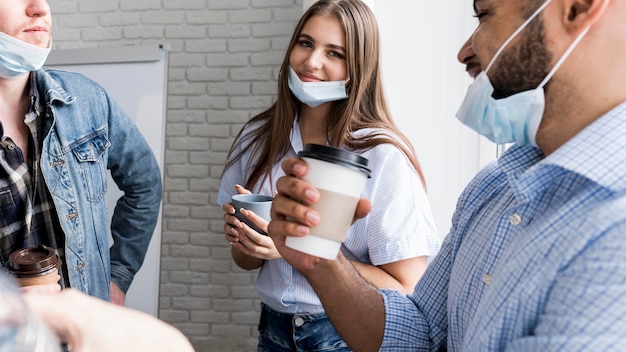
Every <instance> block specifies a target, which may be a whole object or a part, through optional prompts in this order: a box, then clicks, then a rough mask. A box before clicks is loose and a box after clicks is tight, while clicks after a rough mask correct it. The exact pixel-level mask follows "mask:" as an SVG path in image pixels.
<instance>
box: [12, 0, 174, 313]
mask: <svg viewBox="0 0 626 352" xmlns="http://www.w3.org/2000/svg"><path fill="white" fill-rule="evenodd" d="M50 24H51V15H50V8H49V6H48V4H47V2H46V1H45V0H26V1H19V2H14V1H4V2H0V122H1V124H0V136H1V139H0V209H1V210H0V261H1V263H0V264H2V265H3V266H5V265H6V263H7V260H8V256H9V254H10V253H11V252H12V251H14V250H17V249H20V248H23V247H27V246H33V245H39V244H44V245H47V246H50V247H53V248H56V249H57V252H58V254H59V255H60V256H61V258H62V259H63V266H62V267H61V270H60V275H61V278H60V281H59V283H60V285H61V286H63V287H73V288H75V289H78V290H80V291H83V292H85V293H87V294H90V295H93V296H96V297H99V298H101V299H104V300H110V301H112V302H114V303H117V304H123V303H124V296H125V292H126V291H127V290H128V287H129V286H130V284H131V282H132V280H133V277H134V275H135V273H136V272H137V270H139V268H140V267H141V264H142V262H143V260H144V256H145V253H146V250H147V247H148V244H149V242H150V239H151V236H152V233H153V231H154V228H155V225H156V221H157V217H158V213H159V208H160V202H161V196H162V187H161V178H160V173H159V168H158V164H157V162H156V160H155V158H154V155H153V153H152V151H151V150H150V148H149V146H148V144H147V143H146V141H145V139H144V138H143V136H142V135H141V133H140V132H139V130H138V129H137V128H136V126H135V125H134V124H133V122H132V121H131V119H130V118H129V117H128V116H127V115H126V114H125V113H124V112H123V111H122V110H121V109H120V107H119V106H118V105H117V104H116V103H115V102H114V101H113V100H112V98H111V97H110V96H109V95H108V94H107V92H105V91H104V89H103V88H102V87H101V86H99V85H98V84H96V83H95V82H93V81H91V80H89V79H88V78H86V77H84V76H82V75H80V74H76V73H69V72H63V71H56V70H48V69H43V68H42V66H43V63H44V62H45V60H46V57H47V55H48V53H49V51H50V47H51V26H50ZM107 170H110V172H111V176H112V177H113V180H115V183H116V184H117V186H118V187H119V189H120V190H121V191H122V192H123V193H124V195H123V196H122V197H121V198H120V199H119V200H118V202H117V205H116V207H115V211H114V215H113V220H112V223H111V234H112V237H113V240H114V243H113V246H112V247H110V246H109V239H108V232H107V208H106V204H105V193H106V191H107Z"/></svg>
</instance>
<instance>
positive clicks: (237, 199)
mask: <svg viewBox="0 0 626 352" xmlns="http://www.w3.org/2000/svg"><path fill="white" fill-rule="evenodd" d="M273 200H274V198H273V197H270V196H265V195H262V194H235V195H234V196H232V198H231V200H230V202H231V203H232V204H233V206H234V207H235V216H236V217H237V218H238V219H239V220H240V221H243V222H244V223H245V224H246V225H248V226H250V228H251V229H253V230H254V231H256V232H258V233H260V234H263V235H265V234H266V233H265V231H263V230H261V229H260V228H259V227H258V226H256V225H255V224H254V223H253V222H252V221H250V220H249V219H248V218H247V217H245V216H244V215H243V214H242V213H241V212H240V210H241V208H244V209H246V210H252V211H253V212H254V213H255V214H256V215H258V216H260V217H262V218H263V219H265V220H267V221H270V210H271V209H272V201H273Z"/></svg>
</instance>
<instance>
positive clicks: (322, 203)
mask: <svg viewBox="0 0 626 352" xmlns="http://www.w3.org/2000/svg"><path fill="white" fill-rule="evenodd" d="M298 157H300V158H301V159H302V160H304V161H305V162H306V163H307V166H308V171H307V174H306V176H304V177H303V179H304V180H305V181H307V183H309V184H310V185H312V186H313V187H315V188H317V190H318V191H319V192H320V200H319V202H317V203H316V204H313V205H311V207H312V208H313V209H315V210H316V211H317V212H318V213H320V223H319V224H318V225H317V226H314V227H311V232H310V234H309V235H307V236H304V237H293V236H288V237H287V238H286V240H285V245H286V246H287V247H290V248H293V249H296V250H298V251H300V252H304V253H307V254H311V255H314V256H317V257H320V258H325V259H331V260H332V259H336V258H337V254H338V253H339V249H340V248H341V244H342V243H343V241H344V240H345V239H346V236H347V234H348V230H349V228H350V226H351V225H352V219H353V218H354V212H355V210H356V206H357V204H358V202H359V198H360V197H361V193H363V189H364V188H365V184H366V183H367V179H368V178H369V177H370V170H369V169H368V168H367V163H368V160H367V159H366V158H364V157H362V156H360V155H358V154H355V153H352V152H349V151H346V150H342V149H337V148H332V147H328V146H324V145H317V144H307V145H305V146H304V149H303V150H302V151H301V152H300V153H298Z"/></svg>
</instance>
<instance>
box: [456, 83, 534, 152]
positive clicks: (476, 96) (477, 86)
mask: <svg viewBox="0 0 626 352" xmlns="http://www.w3.org/2000/svg"><path fill="white" fill-rule="evenodd" d="M492 94H493V86H492V85H491V82H490V81H489V77H487V74H486V73H485V72H484V71H483V72H481V73H480V74H479V75H478V77H476V80H475V81H474V82H473V83H472V84H471V85H470V87H469V88H468V90H467V94H466V95H465V99H464V100H463V103H462V104H461V107H460V108H459V111H458V112H457V113H456V117H457V118H458V119H459V120H460V121H461V122H462V123H463V124H464V125H466V126H467V127H469V128H471V129H473V130H474V131H476V132H478V133H479V134H480V135H482V136H485V137H487V138H488V139H489V140H490V141H492V142H494V143H497V144H504V143H513V142H515V143H517V144H521V145H529V144H530V145H534V146H536V143H535V136H536V135H537V129H538V128H539V124H540V123H541V118H542V116H543V110H544V106H545V100H544V99H545V98H544V94H543V87H541V88H536V89H532V90H527V91H524V92H520V93H517V94H513V95H511V96H509V97H507V98H503V99H494V98H493V97H492Z"/></svg>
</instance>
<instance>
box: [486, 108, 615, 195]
mask: <svg viewBox="0 0 626 352" xmlns="http://www.w3.org/2000/svg"><path fill="white" fill-rule="evenodd" d="M624 136H626V102H624V103H622V104H620V105H618V106H617V107H615V108H614V109H613V110H611V111H609V112H608V113H606V114H604V115H602V116H600V117H599V118H598V119H596V120H595V121H594V122H592V123H591V124H590V125H588V126H587V127H586V128H584V129H583V130H582V131H580V132H579V133H578V134H576V135H575V136H574V137H572V138H571V139H570V140H569V141H568V142H567V143H565V144H564V145H563V146H561V147H560V148H559V149H557V150H556V151H554V152H553V153H552V154H550V155H548V156H547V157H544V155H543V153H542V152H541V150H540V149H539V148H536V147H532V146H518V145H514V146H512V147H511V148H509V150H507V151H506V152H505V153H504V154H503V155H502V156H501V157H500V159H498V167H499V168H500V170H501V171H502V172H503V173H505V174H506V176H507V178H508V180H509V183H510V184H511V186H512V188H513V190H514V192H515V193H516V196H517V197H520V198H525V199H527V198H529V197H531V196H532V194H533V193H535V192H537V191H540V190H541V189H542V188H543V187H547V186H548V184H549V182H546V180H547V179H546V177H549V178H552V179H553V178H556V177H558V176H560V175H561V174H563V173H566V172H574V173H577V174H579V175H581V176H583V177H586V178H588V179H589V180H591V181H593V182H595V183H596V184H598V185H600V186H602V187H605V188H608V189H610V190H612V191H623V190H625V189H626V177H624V174H625V173H626V138H625V137H624Z"/></svg>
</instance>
